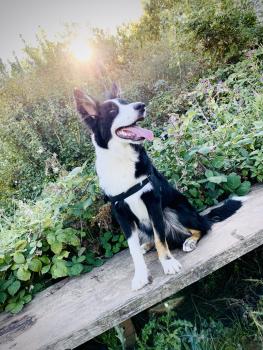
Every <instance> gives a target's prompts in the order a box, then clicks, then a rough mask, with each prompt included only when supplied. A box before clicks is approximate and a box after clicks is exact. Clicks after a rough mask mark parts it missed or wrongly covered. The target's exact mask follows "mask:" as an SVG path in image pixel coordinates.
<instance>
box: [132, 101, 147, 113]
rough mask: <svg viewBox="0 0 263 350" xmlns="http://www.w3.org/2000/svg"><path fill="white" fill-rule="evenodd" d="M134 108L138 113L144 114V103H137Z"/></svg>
mask: <svg viewBox="0 0 263 350" xmlns="http://www.w3.org/2000/svg"><path fill="white" fill-rule="evenodd" d="M133 108H134V109H135V110H136V111H139V112H141V113H143V112H144V111H145V104H144V103H142V102H137V103H135V105H134V106H133Z"/></svg>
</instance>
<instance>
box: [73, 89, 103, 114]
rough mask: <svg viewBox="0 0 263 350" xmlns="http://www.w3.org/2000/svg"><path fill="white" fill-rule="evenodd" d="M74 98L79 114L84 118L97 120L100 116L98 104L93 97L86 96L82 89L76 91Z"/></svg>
mask: <svg viewBox="0 0 263 350" xmlns="http://www.w3.org/2000/svg"><path fill="white" fill-rule="evenodd" d="M74 97H75V102H76V106H77V110H78V112H79V113H80V114H81V116H82V117H83V118H87V117H91V118H93V119H95V118H96V117H97V115H98V106H97V102H96V101H95V100H94V99H93V98H92V97H91V96H88V95H86V94H85V93H84V92H83V91H81V90H80V89H77V88H75V89H74Z"/></svg>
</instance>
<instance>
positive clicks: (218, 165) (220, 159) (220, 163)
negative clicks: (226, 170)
mask: <svg viewBox="0 0 263 350" xmlns="http://www.w3.org/2000/svg"><path fill="white" fill-rule="evenodd" d="M224 161H225V158H224V157H216V158H214V159H213V160H212V166H213V167H214V168H216V169H219V168H222V166H223V165H224Z"/></svg>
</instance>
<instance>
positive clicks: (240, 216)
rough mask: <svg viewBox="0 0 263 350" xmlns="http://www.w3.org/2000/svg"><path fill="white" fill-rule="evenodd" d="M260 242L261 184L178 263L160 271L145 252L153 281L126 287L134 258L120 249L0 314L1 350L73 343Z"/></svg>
mask: <svg viewBox="0 0 263 350" xmlns="http://www.w3.org/2000/svg"><path fill="white" fill-rule="evenodd" d="M261 244H263V186H257V187H255V188H254V189H253V191H252V192H251V194H250V195H249V197H248V200H247V201H246V202H245V203H244V206H243V207H242V208H241V209H240V210H239V211H238V213H237V214H235V215H234V216H233V217H231V218H229V219H228V220H226V221H224V222H222V223H218V224H216V225H214V227H213V230H212V232H211V233H209V234H208V235H207V236H206V237H205V238H204V239H202V241H201V242H200V243H199V245H198V248H197V249H196V250H195V251H193V252H192V253H183V252H181V251H180V252H178V251H175V252H174V255H176V257H177V258H178V259H179V260H180V262H181V264H182V266H183V268H182V270H181V272H180V273H179V274H178V275H175V276H165V275H164V274H163V272H162V270H161V265H160V264H159V262H158V260H157V256H156V253H155V252H152V253H149V254H147V255H146V261H147V265H148V267H149V269H150V271H151V274H152V276H153V278H154V281H153V283H152V284H151V285H149V286H147V287H145V288H143V289H142V290H140V291H137V292H133V291H131V287H130V285H131V279H132V275H133V264H132V261H131V258H130V255H129V252H128V251H124V252H121V253H120V254H117V255H116V256H115V257H113V258H112V259H111V260H109V261H108V262H107V263H106V264H104V265H103V266H101V267H99V268H96V269H94V270H93V271H92V272H91V273H89V274H86V275H83V276H80V277H77V278H71V279H65V280H63V281H61V282H59V283H57V284H56V285H54V286H52V287H50V288H48V289H46V290H45V291H43V292H42V293H40V294H38V295H37V296H36V298H35V299H34V300H33V301H32V302H31V303H30V304H28V305H27V306H26V307H25V309H24V310H23V311H22V312H21V313H19V314H18V315H16V316H11V315H8V314H2V315H1V316H0V348H1V349H2V350H7V349H18V350H40V349H41V350H43V349H52V350H54V349H58V350H60V349H72V348H74V347H76V346H78V345H80V344H83V343H84V342H86V341H87V340H89V339H91V338H93V337H95V336H96V335H98V334H100V333H102V332H104V331H106V330H107V329H109V328H111V327H113V326H114V325H116V324H119V323H120V322H123V321H124V320H127V319H128V318H130V317H131V316H133V315H135V314H137V313H138V312H140V311H142V310H144V309H146V308H148V307H150V306H152V305H154V304H156V303H158V302H160V301H161V300H163V299H164V298H167V297H169V296H170V295H172V294H174V293H175V292H177V291H179V290H181V289H183V288H184V287H186V286H188V285H189V284H191V283H193V282H195V281H197V280H199V279H200V278H202V277H204V276H206V275H207V274H209V273H211V272H213V271H215V270H217V269H218V268H220V267H222V266H224V265H226V264H227V263H229V262H230V261H232V260H234V259H237V258H238V257H240V256H242V255H243V254H245V253H247V252H249V251H251V250H253V249H255V248H256V247H258V246H260V245H261Z"/></svg>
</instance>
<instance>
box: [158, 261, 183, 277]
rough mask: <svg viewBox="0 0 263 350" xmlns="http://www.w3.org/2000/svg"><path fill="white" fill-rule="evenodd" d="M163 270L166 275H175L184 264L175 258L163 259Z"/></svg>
mask: <svg viewBox="0 0 263 350" xmlns="http://www.w3.org/2000/svg"><path fill="white" fill-rule="evenodd" d="M161 264H162V267H163V271H164V273H165V274H166V275H174V274H176V273H177V272H179V271H180V270H181V268H182V265H181V264H180V263H179V261H177V260H176V259H175V258H172V257H171V258H170V259H163V260H161Z"/></svg>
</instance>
